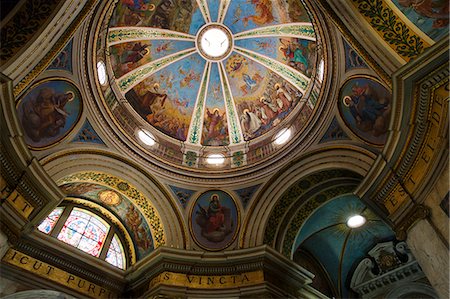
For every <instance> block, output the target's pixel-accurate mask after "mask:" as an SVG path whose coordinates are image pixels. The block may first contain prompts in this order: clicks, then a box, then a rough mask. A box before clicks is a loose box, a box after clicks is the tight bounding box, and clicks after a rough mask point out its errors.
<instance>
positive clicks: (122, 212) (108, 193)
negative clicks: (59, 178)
mask: <svg viewBox="0 0 450 299" xmlns="http://www.w3.org/2000/svg"><path fill="white" fill-rule="evenodd" d="M60 188H61V190H62V191H63V192H64V193H65V194H66V195H67V196H74V197H81V198H85V199H87V200H91V201H93V202H95V203H98V204H100V205H102V206H104V207H105V208H107V209H108V210H110V211H111V212H113V213H114V214H115V215H116V216H118V218H119V219H121V221H122V223H123V224H124V226H125V227H126V228H127V230H128V233H129V234H130V236H131V238H132V239H133V243H134V244H135V246H136V254H137V258H138V259H141V258H143V257H145V256H146V255H148V254H149V253H150V252H152V251H153V249H154V246H153V238H152V234H151V231H150V227H149V226H148V224H147V222H146V220H145V218H144V216H143V215H142V213H141V212H140V211H139V210H138V209H137V208H136V207H135V205H134V204H132V202H131V201H130V200H129V199H128V198H127V197H126V196H123V195H122V194H121V193H119V192H117V191H115V190H112V189H110V188H108V187H105V186H101V185H98V184H94V183H67V184H64V185H62V186H60Z"/></svg>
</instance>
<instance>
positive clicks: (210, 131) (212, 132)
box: [202, 63, 230, 146]
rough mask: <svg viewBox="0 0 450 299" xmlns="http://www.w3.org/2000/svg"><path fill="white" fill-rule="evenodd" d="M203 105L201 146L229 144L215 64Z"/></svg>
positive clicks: (220, 84)
mask: <svg viewBox="0 0 450 299" xmlns="http://www.w3.org/2000/svg"><path fill="white" fill-rule="evenodd" d="M205 105H206V109H205V115H204V122H203V134H202V144H203V145H213V146H221V145H228V144H230V140H229V136H228V122H227V116H226V109H225V100H224V97H223V89H222V83H221V81H220V75H219V68H218V66H217V64H216V63H214V64H213V65H212V67H211V73H210V75H209V85H208V93H207V96H206V103H205Z"/></svg>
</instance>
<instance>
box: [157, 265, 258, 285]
mask: <svg viewBox="0 0 450 299" xmlns="http://www.w3.org/2000/svg"><path fill="white" fill-rule="evenodd" d="M259 283H264V272H263V271H262V270H259V271H253V272H246V273H241V274H236V275H189V274H182V273H174V272H168V271H166V272H163V273H161V274H159V275H157V276H156V277H155V278H153V279H152V280H151V281H150V284H149V290H151V289H153V288H154V287H155V286H157V285H161V284H163V285H168V286H177V287H186V288H189V289H225V288H237V287H243V286H247V285H254V284H259Z"/></svg>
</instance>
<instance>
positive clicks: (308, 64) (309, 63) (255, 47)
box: [236, 37, 317, 78]
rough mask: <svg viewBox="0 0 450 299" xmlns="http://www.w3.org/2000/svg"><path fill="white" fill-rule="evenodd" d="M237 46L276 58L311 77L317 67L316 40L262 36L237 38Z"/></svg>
mask: <svg viewBox="0 0 450 299" xmlns="http://www.w3.org/2000/svg"><path fill="white" fill-rule="evenodd" d="M236 46H239V47H242V48H245V49H247V50H250V51H253V52H256V53H258V54H260V55H262V56H266V57H269V58H272V59H275V60H277V61H279V62H281V63H283V64H286V65H288V66H289V67H292V68H293V69H295V70H296V71H299V72H301V73H302V74H304V75H306V76H307V77H309V78H311V76H312V74H313V72H314V69H315V67H316V61H317V51H316V47H317V45H316V42H315V41H311V40H307V39H301V38H294V37H260V38H257V39H256V38H253V39H242V40H237V41H236Z"/></svg>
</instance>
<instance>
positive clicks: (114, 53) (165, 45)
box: [109, 40, 194, 78]
mask: <svg viewBox="0 0 450 299" xmlns="http://www.w3.org/2000/svg"><path fill="white" fill-rule="evenodd" d="M193 47H194V43H193V42H188V41H176V40H152V41H149V40H140V41H133V42H128V43H121V44H116V45H112V46H111V47H110V48H109V49H110V50H109V51H110V54H111V56H110V59H111V60H110V61H111V66H112V69H113V72H114V75H115V77H116V78H119V77H122V76H123V75H125V74H126V73H128V72H130V71H132V70H134V69H137V68H139V67H141V66H143V65H145V64H147V63H149V62H152V61H154V60H157V59H159V58H162V57H165V56H167V55H170V54H173V53H177V52H180V51H183V50H186V49H190V48H193Z"/></svg>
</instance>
